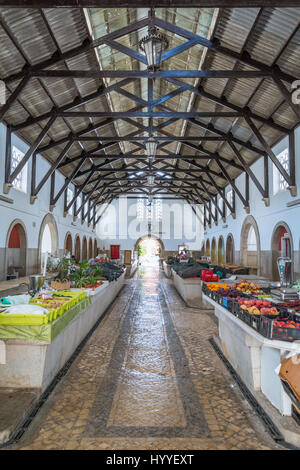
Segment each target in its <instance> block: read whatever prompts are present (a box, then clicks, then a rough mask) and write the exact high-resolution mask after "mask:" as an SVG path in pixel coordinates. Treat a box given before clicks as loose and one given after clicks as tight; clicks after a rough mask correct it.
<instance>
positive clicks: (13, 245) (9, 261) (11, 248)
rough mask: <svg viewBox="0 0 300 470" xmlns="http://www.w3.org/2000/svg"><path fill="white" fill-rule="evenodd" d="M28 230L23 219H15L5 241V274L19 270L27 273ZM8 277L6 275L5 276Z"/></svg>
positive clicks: (20, 274) (23, 273)
mask: <svg viewBox="0 0 300 470" xmlns="http://www.w3.org/2000/svg"><path fill="white" fill-rule="evenodd" d="M27 240H28V238H27V232H26V227H25V225H24V223H23V222H22V220H20V219H15V220H14V221H13V222H12V223H11V224H10V226H9V229H8V231H7V235H6V242H5V275H7V274H13V272H15V271H16V272H18V274H19V276H20V277H21V276H26V275H27V249H28V244H27ZM5 279H6V277H5Z"/></svg>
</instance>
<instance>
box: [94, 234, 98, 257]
mask: <svg viewBox="0 0 300 470" xmlns="http://www.w3.org/2000/svg"><path fill="white" fill-rule="evenodd" d="M97 255H98V245H97V240H96V238H95V240H94V257H95V258H96V256H97Z"/></svg>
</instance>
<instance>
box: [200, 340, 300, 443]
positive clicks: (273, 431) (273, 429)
mask: <svg viewBox="0 0 300 470" xmlns="http://www.w3.org/2000/svg"><path fill="white" fill-rule="evenodd" d="M209 342H210V344H211V345H212V347H213V348H214V350H215V351H216V353H217V354H218V356H219V357H220V359H222V361H223V363H224V364H225V366H226V367H227V369H228V370H229V372H230V374H231V375H232V377H233V378H234V380H235V382H236V383H237V385H238V386H239V388H240V390H241V392H242V394H243V395H244V397H245V398H246V400H247V401H248V403H249V404H250V405H251V407H252V408H253V409H254V411H255V412H256V414H257V415H258V417H259V419H260V420H261V421H262V422H263V424H264V425H265V427H266V429H267V431H268V432H269V434H270V435H271V437H272V438H273V440H274V441H275V442H276V444H279V445H281V446H282V447H285V448H287V449H289V450H300V448H299V447H296V446H294V445H293V444H289V443H288V442H286V441H285V440H284V437H283V435H282V434H281V432H280V431H279V429H278V428H277V426H276V425H275V424H274V423H273V421H272V420H271V418H270V417H269V415H268V414H267V413H266V412H265V410H264V409H263V408H262V407H261V406H260V404H259V403H258V401H257V400H256V398H255V397H254V395H253V394H252V393H251V392H250V390H249V389H248V387H247V386H246V385H245V383H244V382H243V381H242V379H241V377H240V376H239V375H238V374H237V372H236V371H235V370H234V368H233V367H232V365H231V364H230V362H229V361H228V360H227V359H226V357H225V356H224V354H223V353H222V351H221V349H220V348H219V347H218V345H217V344H216V342H215V341H214V339H213V338H210V339H209Z"/></svg>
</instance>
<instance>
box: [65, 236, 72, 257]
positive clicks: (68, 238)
mask: <svg viewBox="0 0 300 470" xmlns="http://www.w3.org/2000/svg"><path fill="white" fill-rule="evenodd" d="M72 245H73V242H72V235H71V234H70V233H67V235H66V238H65V252H66V254H67V253H70V256H72V254H73V250H72Z"/></svg>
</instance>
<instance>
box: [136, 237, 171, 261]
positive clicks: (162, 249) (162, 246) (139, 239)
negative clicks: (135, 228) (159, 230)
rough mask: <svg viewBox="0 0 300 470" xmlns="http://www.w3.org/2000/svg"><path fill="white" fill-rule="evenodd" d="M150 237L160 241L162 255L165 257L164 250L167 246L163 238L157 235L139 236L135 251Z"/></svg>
mask: <svg viewBox="0 0 300 470" xmlns="http://www.w3.org/2000/svg"><path fill="white" fill-rule="evenodd" d="M149 238H152V239H153V240H156V241H157V242H158V244H159V247H160V257H161V258H163V257H164V252H165V246H164V244H163V242H162V241H161V239H160V238H158V237H156V236H155V235H144V236H143V237H140V238H138V240H137V241H136V242H135V245H134V251H137V249H138V246H139V244H140V243H141V242H143V241H144V240H147V239H149Z"/></svg>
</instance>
